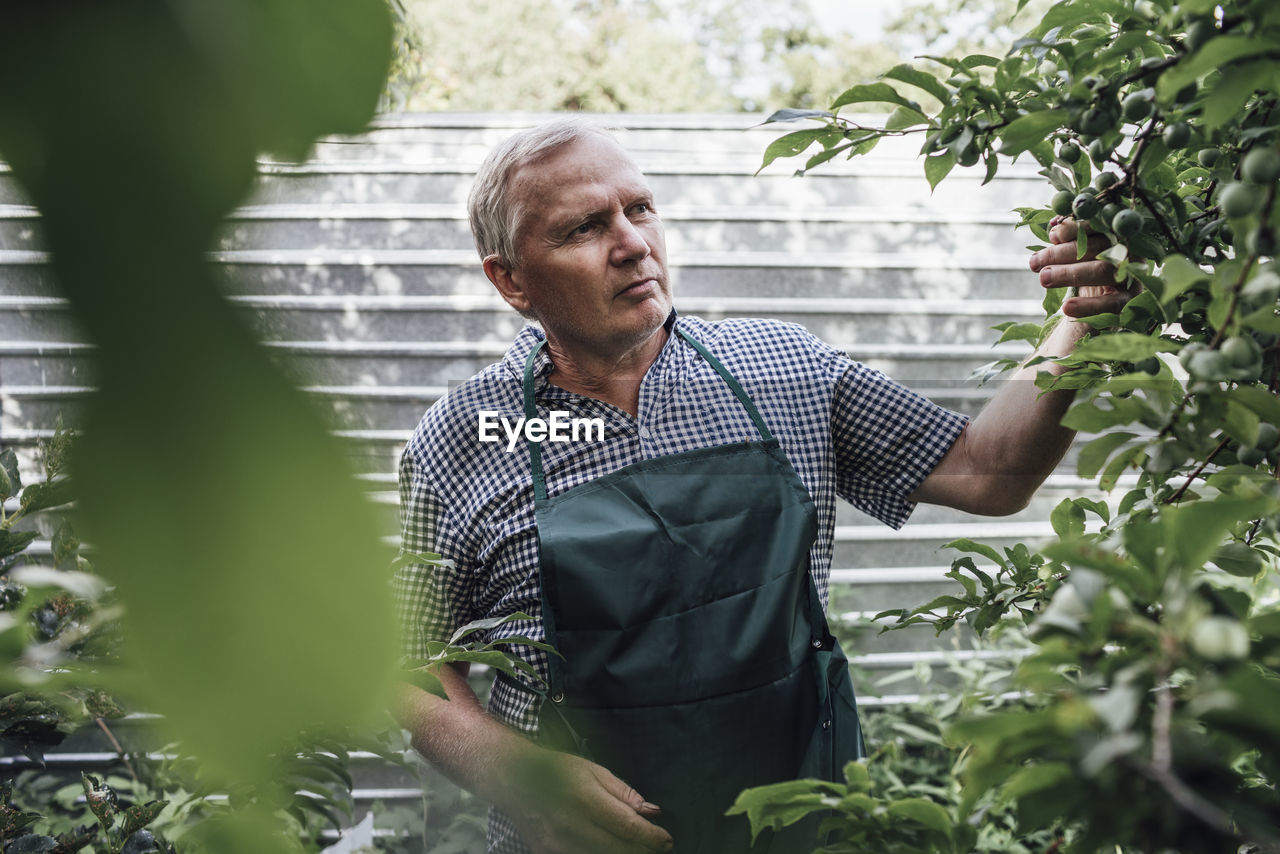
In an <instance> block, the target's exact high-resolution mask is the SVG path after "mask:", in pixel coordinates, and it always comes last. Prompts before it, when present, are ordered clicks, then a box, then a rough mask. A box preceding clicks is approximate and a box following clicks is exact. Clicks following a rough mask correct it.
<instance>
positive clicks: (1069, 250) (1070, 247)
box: [1029, 235, 1111, 272]
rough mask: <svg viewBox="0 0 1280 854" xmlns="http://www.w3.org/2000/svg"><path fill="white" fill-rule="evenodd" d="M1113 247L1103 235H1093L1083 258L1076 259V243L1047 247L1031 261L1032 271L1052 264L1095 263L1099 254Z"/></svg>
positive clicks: (1034, 255)
mask: <svg viewBox="0 0 1280 854" xmlns="http://www.w3.org/2000/svg"><path fill="white" fill-rule="evenodd" d="M1110 245H1111V243H1110V241H1108V240H1107V239H1106V238H1105V237H1102V236H1101V235H1093V236H1091V237H1090V238H1089V244H1088V249H1087V251H1086V252H1085V256H1084V257H1083V258H1077V257H1076V244H1075V242H1074V241H1072V242H1070V243H1056V244H1054V245H1053V246H1046V247H1045V248H1044V249H1041V250H1040V251H1039V252H1036V253H1034V254H1033V255H1032V256H1031V259H1030V261H1029V263H1030V266H1031V270H1032V271H1033V272H1038V271H1039V270H1040V269H1041V268H1042V267H1047V266H1049V265H1050V264H1074V263H1075V262H1076V261H1093V260H1095V259H1096V258H1097V257H1098V253H1099V252H1102V251H1103V250H1104V249H1106V248H1107V247H1109V246H1110Z"/></svg>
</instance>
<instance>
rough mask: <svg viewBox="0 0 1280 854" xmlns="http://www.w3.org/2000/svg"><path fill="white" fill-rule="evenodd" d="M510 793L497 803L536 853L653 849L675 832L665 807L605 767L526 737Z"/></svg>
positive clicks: (665, 845) (620, 853)
mask: <svg viewBox="0 0 1280 854" xmlns="http://www.w3.org/2000/svg"><path fill="white" fill-rule="evenodd" d="M510 768H511V774H512V777H511V783H512V785H511V788H510V793H511V799H510V800H508V802H507V803H506V804H499V805H498V806H499V808H500V809H503V810H504V811H505V812H507V814H508V815H509V816H510V818H511V820H512V822H514V823H515V825H516V827H517V828H518V829H519V830H520V835H521V836H522V837H523V838H524V841H525V843H526V844H528V846H529V847H530V848H531V849H532V850H533V852H534V854H615V852H616V854H654V852H664V851H670V850H671V847H672V839H671V835H670V834H668V833H667V832H666V831H665V830H663V829H662V828H661V827H658V826H657V825H656V824H653V823H652V822H650V821H648V819H651V818H654V817H656V816H657V815H658V814H659V813H660V812H661V810H660V809H659V808H658V807H657V806H656V805H654V804H651V803H648V802H647V801H645V799H644V798H643V797H641V796H640V794H639V793H638V792H636V790H635V789H633V788H631V787H630V786H628V785H627V784H626V783H624V782H622V781H621V780H619V779H618V778H617V777H615V776H614V775H613V774H611V773H610V772H609V771H608V770H606V769H605V768H602V767H601V766H599V765H596V764H595V763H593V762H588V761H587V760H585V759H582V758H580V757H577V756H572V755H569V754H567V753H557V752H554V751H550V750H544V749H542V748H540V747H537V746H535V745H532V744H527V743H526V748H525V749H522V750H521V751H520V755H519V756H517V757H512V759H511V765H510Z"/></svg>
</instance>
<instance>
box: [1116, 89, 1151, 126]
mask: <svg viewBox="0 0 1280 854" xmlns="http://www.w3.org/2000/svg"><path fill="white" fill-rule="evenodd" d="M1154 95H1155V92H1154V91H1153V90H1150V89H1141V90H1139V91H1137V92H1130V93H1129V94H1128V95H1126V96H1125V98H1124V101H1123V102H1122V103H1121V106H1120V108H1121V110H1122V111H1123V112H1124V118H1125V121H1128V122H1140V121H1142V120H1143V119H1145V118H1147V117H1148V116H1150V115H1151V114H1152V113H1153V112H1155V109H1156V105H1155V102H1154V100H1153V98H1154Z"/></svg>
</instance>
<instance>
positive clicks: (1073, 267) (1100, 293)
mask: <svg viewBox="0 0 1280 854" xmlns="http://www.w3.org/2000/svg"><path fill="white" fill-rule="evenodd" d="M1049 226H1050V228H1049V242H1050V243H1051V244H1052V245H1051V246H1049V247H1047V248H1045V249H1041V250H1040V251H1039V252H1037V253H1035V254H1034V255H1032V256H1031V269H1032V271H1033V272H1036V273H1039V274H1040V284H1041V286H1043V287H1046V288H1065V287H1074V288H1076V295H1075V296H1072V297H1067V299H1065V300H1064V301H1063V303H1062V313H1063V314H1065V315H1066V316H1067V317H1088V316H1090V315H1093V314H1103V313H1108V312H1114V313H1118V312H1119V311H1120V309H1122V308H1124V304H1125V303H1127V302H1128V301H1129V300H1130V299H1131V298H1132V297H1133V296H1134V294H1135V293H1136V291H1134V290H1133V289H1131V288H1124V287H1121V286H1120V285H1118V284H1116V279H1115V267H1113V266H1112V265H1111V264H1110V263H1108V262H1107V261H1099V260H1098V253H1099V252H1102V251H1103V250H1105V249H1106V248H1107V247H1108V246H1110V245H1111V244H1110V242H1109V241H1108V240H1107V238H1106V237H1104V236H1102V235H1100V234H1090V235H1089V243H1088V251H1087V252H1086V253H1085V256H1084V257H1083V258H1079V259H1077V258H1076V236H1077V235H1078V233H1079V231H1078V229H1079V225H1078V223H1077V222H1076V221H1075V220H1073V219H1068V218H1066V217H1054V218H1053V219H1052V220H1051V221H1050V223H1049Z"/></svg>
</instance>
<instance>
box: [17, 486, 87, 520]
mask: <svg viewBox="0 0 1280 854" xmlns="http://www.w3.org/2000/svg"><path fill="white" fill-rule="evenodd" d="M74 500H75V494H74V491H73V490H72V487H71V481H70V480H69V479H67V478H60V479H58V480H46V481H44V482H42V483H33V484H30V485H29V486H28V487H27V488H26V489H24V490H22V499H21V503H22V509H23V511H24V512H26V513H35V512H37V511H39V510H47V509H49V508H50V507H60V506H62V505H63V504H70V503H71V502H72V501H74Z"/></svg>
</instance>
